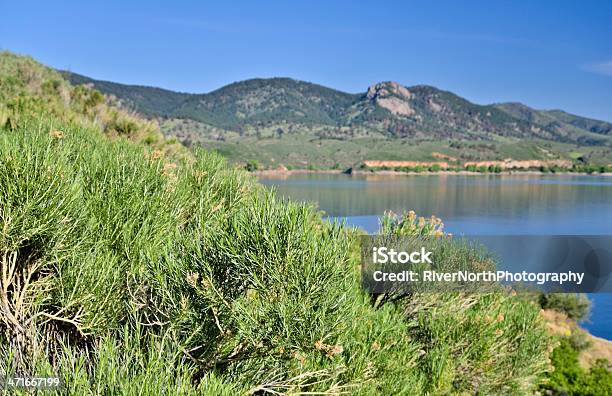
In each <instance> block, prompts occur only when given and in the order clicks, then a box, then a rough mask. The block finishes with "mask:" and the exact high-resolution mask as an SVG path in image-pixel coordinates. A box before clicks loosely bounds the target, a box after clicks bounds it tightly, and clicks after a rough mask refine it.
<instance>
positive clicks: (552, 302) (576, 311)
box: [540, 293, 591, 321]
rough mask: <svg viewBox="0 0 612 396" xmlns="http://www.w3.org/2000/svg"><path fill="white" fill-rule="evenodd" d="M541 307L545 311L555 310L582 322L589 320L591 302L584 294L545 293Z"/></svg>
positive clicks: (541, 300)
mask: <svg viewBox="0 0 612 396" xmlns="http://www.w3.org/2000/svg"><path fill="white" fill-rule="evenodd" d="M540 305H541V306H542V308H543V309H554V310H556V311H559V312H563V313H565V314H566V315H567V316H568V317H569V318H570V319H573V320H576V321H580V320H584V319H586V318H588V316H589V311H590V307H591V302H590V301H589V299H588V297H587V296H586V295H584V294H573V293H572V294H562V293H543V294H541V295H540Z"/></svg>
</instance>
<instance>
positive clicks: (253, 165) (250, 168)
mask: <svg viewBox="0 0 612 396" xmlns="http://www.w3.org/2000/svg"><path fill="white" fill-rule="evenodd" d="M244 169H245V170H246V171H247V172H255V171H256V170H258V169H259V162H257V161H256V160H250V161H248V162H247V163H246V165H245V166H244Z"/></svg>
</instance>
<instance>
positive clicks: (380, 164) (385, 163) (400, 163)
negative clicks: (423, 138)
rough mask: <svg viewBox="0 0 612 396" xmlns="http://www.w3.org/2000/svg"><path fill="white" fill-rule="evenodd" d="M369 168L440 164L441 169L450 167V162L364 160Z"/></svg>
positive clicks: (414, 166)
mask: <svg viewBox="0 0 612 396" xmlns="http://www.w3.org/2000/svg"><path fill="white" fill-rule="evenodd" d="M363 163H364V165H365V166H367V167H368V168H416V167H418V166H422V167H426V168H429V167H432V166H435V165H437V166H439V167H440V169H448V167H449V166H448V162H424V161H364V162H363Z"/></svg>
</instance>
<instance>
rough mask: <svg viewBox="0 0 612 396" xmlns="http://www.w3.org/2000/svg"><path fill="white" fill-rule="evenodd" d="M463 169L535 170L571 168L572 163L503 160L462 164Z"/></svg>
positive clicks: (566, 161)
mask: <svg viewBox="0 0 612 396" xmlns="http://www.w3.org/2000/svg"><path fill="white" fill-rule="evenodd" d="M463 166H464V167H466V168H467V167H472V166H475V167H477V168H480V167H483V166H484V167H487V168H488V167H490V166H498V167H500V168H501V169H536V168H541V167H547V168H550V167H555V166H556V167H559V168H570V167H571V166H572V162H571V161H568V160H546V161H544V160H522V161H521V160H513V159H505V160H503V161H473V162H466V163H465V164H463Z"/></svg>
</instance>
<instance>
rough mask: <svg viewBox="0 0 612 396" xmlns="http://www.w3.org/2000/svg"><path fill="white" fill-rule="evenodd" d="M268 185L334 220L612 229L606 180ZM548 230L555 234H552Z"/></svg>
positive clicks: (369, 179)
mask: <svg viewBox="0 0 612 396" xmlns="http://www.w3.org/2000/svg"><path fill="white" fill-rule="evenodd" d="M262 182H264V183H265V184H268V185H274V186H276V188H277V189H278V191H279V194H280V195H284V196H288V197H291V198H294V199H297V200H303V201H314V202H317V203H318V205H319V207H320V208H321V209H323V210H324V211H325V212H326V213H327V214H328V215H329V216H368V215H380V214H382V213H383V212H384V211H385V210H392V211H394V212H402V211H403V210H408V209H413V210H415V211H416V212H417V213H419V214H421V215H423V216H428V215H431V214H435V215H436V216H439V217H441V218H442V219H443V220H444V221H445V222H446V223H447V224H450V223H454V222H455V221H456V220H458V219H459V218H462V219H465V220H466V221H476V222H477V221H481V222H482V221H485V222H486V221H487V218H488V220H491V219H493V218H496V219H498V220H501V219H505V220H507V221H509V222H511V223H515V222H516V221H518V220H519V219H520V220H521V223H523V225H524V226H525V227H526V229H529V228H532V227H533V224H531V225H530V224H529V223H528V222H525V221H526V220H533V221H536V219H537V220H538V221H545V222H549V224H555V225H559V224H560V223H563V224H566V225H567V226H569V229H566V230H565V231H564V232H570V233H571V232H572V231H573V232H575V233H579V230H580V229H582V228H585V230H586V229H588V227H591V230H592V231H589V232H590V233H598V232H599V233H606V232H605V231H606V230H608V231H609V230H610V229H611V228H612V227H610V226H609V224H612V210H611V209H612V179H610V178H606V177H595V176H554V177H550V176H549V177H545V176H537V175H517V176H514V175H513V176H493V175H491V176H463V175H436V176H396V177H389V176H376V175H373V176H344V175H312V174H309V175H295V176H290V177H288V178H286V179H284V180H276V179H262ZM543 225H545V224H543ZM593 227H594V228H593ZM457 231H458V232H472V231H471V230H457ZM482 231H483V232H484V233H489V232H486V231H487V230H482ZM490 231H491V232H493V231H494V233H500V232H501V233H503V232H504V230H490ZM516 231H520V230H516ZM542 231H543V232H544V233H555V232H554V231H555V230H552V229H548V231H545V230H542ZM508 232H510V230H508ZM580 233H584V232H580ZM607 233H609V232H607Z"/></svg>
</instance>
